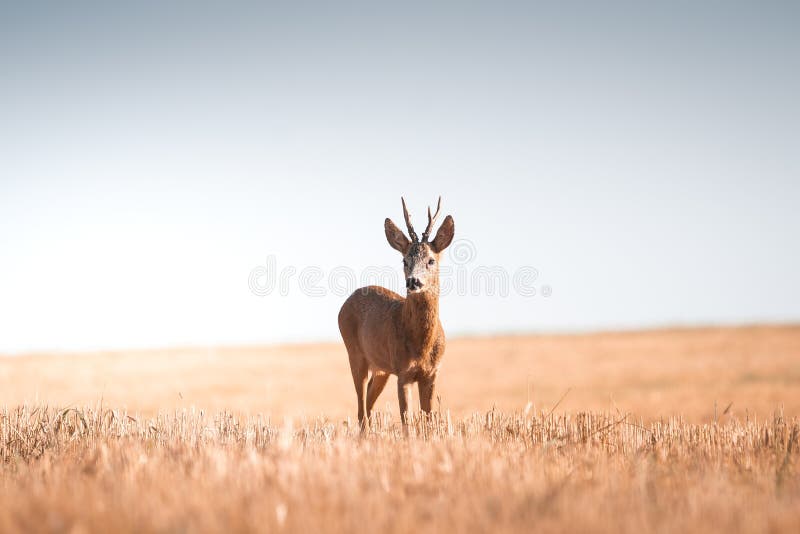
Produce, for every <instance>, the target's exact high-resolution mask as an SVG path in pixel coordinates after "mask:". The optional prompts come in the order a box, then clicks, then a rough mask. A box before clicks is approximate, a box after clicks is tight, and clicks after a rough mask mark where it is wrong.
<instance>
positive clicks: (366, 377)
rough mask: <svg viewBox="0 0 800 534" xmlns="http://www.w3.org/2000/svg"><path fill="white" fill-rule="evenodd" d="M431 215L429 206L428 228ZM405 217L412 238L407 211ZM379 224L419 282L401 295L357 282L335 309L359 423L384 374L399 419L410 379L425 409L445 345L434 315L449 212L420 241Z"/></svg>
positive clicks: (366, 415) (408, 273)
mask: <svg viewBox="0 0 800 534" xmlns="http://www.w3.org/2000/svg"><path fill="white" fill-rule="evenodd" d="M404 208H405V203H404ZM404 211H405V209H404ZM437 214H438V210H437ZM435 220H436V216H433V217H431V216H430V211H429V212H428V231H430V229H431V227H432V225H433V222H434V221H435ZM406 221H407V224H408V226H409V234H411V235H412V237H414V238H415V237H416V234H415V232H414V231H413V227H411V224H410V221H409V220H408V217H407V216H406ZM384 226H385V230H386V238H387V240H388V241H389V244H390V245H391V246H392V247H393V248H395V249H397V250H398V251H400V252H401V253H402V254H403V263H404V265H405V274H406V278H407V279H410V278H412V277H413V279H414V280H418V281H419V283H420V284H421V287H420V288H419V289H416V288H415V289H412V290H409V291H408V295H407V296H406V298H403V297H402V296H400V295H398V294H397V293H395V292H393V291H390V290H388V289H386V288H383V287H378V286H368V287H363V288H360V289H357V290H356V291H355V292H354V293H353V294H352V295H350V297H349V298H348V299H347V300H346V301H345V303H344V304H343V305H342V309H341V311H340V312H339V331H340V332H341V334H342V339H343V340H344V344H345V347H346V348H347V354H348V356H349V358H350V371H351V373H352V375H353V383H354V384H355V389H356V397H357V399H358V420H359V423H360V424H361V425H362V428H364V426H365V425H366V421H367V420H368V419H369V416H370V413H371V412H372V408H373V406H374V405H375V401H376V400H377V398H378V395H380V393H381V391H382V390H383V388H384V387H385V386H386V382H387V381H388V379H389V375H390V374H393V375H397V393H398V399H399V404H400V413H401V416H402V420H403V422H406V421H407V415H408V413H409V412H410V410H411V408H410V404H411V388H412V386H413V384H414V383H415V382H416V383H417V384H418V385H419V397H420V407H421V408H422V411H423V412H425V413H430V411H431V407H432V406H431V405H432V401H433V396H434V394H435V387H436V376H437V373H438V370H439V364H440V362H441V359H442V356H443V355H444V349H445V337H444V330H443V329H442V324H441V322H440V321H439V258H440V254H441V252H442V250H444V249H445V248H447V246H448V245H449V244H450V242H451V241H452V239H453V233H454V231H455V227H454V223H453V218H452V217H450V216H449V215H448V216H447V218H446V219H445V221H444V222H443V223H442V226H441V228H439V231H438V232H437V234H436V238H435V239H434V240H433V241H432V242H430V243H428V242H427V238H426V237H423V242H421V243H420V242H418V241H417V240H416V239H415V240H414V241H413V242H412V241H410V240H409V239H408V238H406V237H405V235H403V233H402V232H401V231H400V230H399V229H398V228H397V227H396V226H395V225H394V223H392V221H391V220H389V219H386V222H385V225H384ZM423 235H424V236H425V234H423Z"/></svg>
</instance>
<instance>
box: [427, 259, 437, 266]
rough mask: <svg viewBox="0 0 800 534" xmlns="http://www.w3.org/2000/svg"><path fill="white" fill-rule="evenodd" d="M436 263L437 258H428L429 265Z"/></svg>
mask: <svg viewBox="0 0 800 534" xmlns="http://www.w3.org/2000/svg"><path fill="white" fill-rule="evenodd" d="M434 263H436V260H434V259H433V258H431V259H429V260H428V265H433V264H434Z"/></svg>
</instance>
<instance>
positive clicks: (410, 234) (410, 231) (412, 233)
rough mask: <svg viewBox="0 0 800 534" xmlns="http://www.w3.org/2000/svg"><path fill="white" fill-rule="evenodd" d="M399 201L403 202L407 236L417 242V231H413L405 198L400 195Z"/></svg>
mask: <svg viewBox="0 0 800 534" xmlns="http://www.w3.org/2000/svg"><path fill="white" fill-rule="evenodd" d="M400 201H401V202H402V203H403V217H405V219H406V226H407V227H408V237H410V238H411V241H413V242H414V243H419V237H417V232H415V231H414V227H413V226H412V225H411V217H410V216H409V215H408V208H406V200H405V199H404V198H403V197H400Z"/></svg>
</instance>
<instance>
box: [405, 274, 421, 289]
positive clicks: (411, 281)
mask: <svg viewBox="0 0 800 534" xmlns="http://www.w3.org/2000/svg"><path fill="white" fill-rule="evenodd" d="M421 287H422V282H421V281H420V279H419V278H414V277H413V276H412V277H411V278H406V289H410V290H412V291H413V290H415V289H419V288H421Z"/></svg>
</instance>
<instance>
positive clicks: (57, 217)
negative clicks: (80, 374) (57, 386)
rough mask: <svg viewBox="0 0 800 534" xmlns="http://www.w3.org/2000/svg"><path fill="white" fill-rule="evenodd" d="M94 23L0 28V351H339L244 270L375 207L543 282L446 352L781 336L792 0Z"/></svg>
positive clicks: (794, 294)
mask: <svg viewBox="0 0 800 534" xmlns="http://www.w3.org/2000/svg"><path fill="white" fill-rule="evenodd" d="M104 4H109V3H80V2H78V3H70V4H69V5H67V4H66V3H52V4H37V3H34V2H30V3H28V2H26V3H20V5H19V6H16V7H15V6H9V5H6V4H4V5H3V6H2V7H0V117H2V120H0V352H17V351H26V350H34V349H58V350H71V349H84V348H114V347H129V346H163V345H185V344H192V345H204V344H218V343H262V342H276V341H304V340H320V339H329V340H333V339H337V338H338V331H337V328H336V313H337V312H338V308H339V306H340V305H341V303H342V301H343V300H344V298H343V297H340V296H338V295H334V294H332V293H331V292H330V291H328V294H327V296H325V297H311V296H308V295H306V294H304V292H303V291H301V290H299V288H298V286H297V284H296V283H294V284H290V286H289V292H288V294H287V295H285V296H282V295H279V294H275V293H274V294H272V295H269V296H265V297H259V296H256V295H253V294H252V293H251V292H250V291H249V289H248V276H249V273H250V272H251V270H252V269H253V268H255V267H257V266H259V265H264V264H265V263H266V261H267V257H268V256H273V257H275V258H276V262H277V266H278V268H279V269H280V268H283V267H286V266H295V267H296V268H297V269H298V271H299V270H301V269H303V268H305V267H308V266H317V267H319V268H320V269H322V271H323V273H325V274H326V275H327V274H328V273H330V271H331V269H333V268H334V267H337V266H344V267H349V268H351V269H353V271H354V272H355V273H356V274H359V273H362V272H363V269H364V268H366V267H368V266H370V265H376V266H387V265H388V266H392V267H394V268H396V272H397V275H398V276H399V273H400V258H399V256H398V255H397V253H396V252H395V251H393V250H392V249H391V248H389V246H388V244H387V243H386V241H385V238H384V236H383V219H384V218H385V217H387V216H388V217H391V218H393V219H394V220H395V222H397V223H401V221H402V212H401V210H400V201H399V197H400V195H401V194H402V195H405V196H406V199H407V200H408V201H409V204H410V207H411V209H412V211H413V214H414V220H415V221H417V224H418V225H420V226H424V224H423V223H424V208H425V206H426V205H427V204H429V203H433V202H434V201H435V199H436V197H437V196H438V195H439V194H441V195H442V196H443V199H444V200H443V205H444V211H445V212H446V213H450V214H452V215H453V216H454V218H455V221H456V234H457V238H462V239H468V240H469V242H470V243H471V244H472V245H474V249H475V251H476V253H477V257H476V258H475V260H474V261H473V262H472V263H470V264H469V265H468V266H467V268H468V270H469V272H474V269H475V268H477V267H479V266H481V265H487V266H501V267H503V268H504V269H505V270H506V271H507V272H509V273H512V274H513V272H514V271H515V270H517V269H519V268H520V267H522V266H533V267H535V268H536V269H538V271H539V273H540V274H539V278H538V280H537V281H536V282H535V284H534V285H535V286H536V287H539V288H540V287H541V285H542V284H545V285H547V286H549V287H550V288H552V295H551V296H549V297H546V298H545V297H543V296H542V295H541V294H539V295H537V296H535V297H532V298H527V297H523V296H521V295H518V294H514V293H513V291H512V294H510V295H508V296H506V297H501V296H498V295H494V296H492V295H487V294H486V292H485V291H479V292H478V294H473V292H467V294H457V293H451V294H448V295H446V296H444V297H443V299H442V315H443V317H442V320H443V323H444V325H445V328H446V330H447V331H448V332H449V333H450V334H451V335H455V334H467V333H491V332H506V331H571V330H585V329H604V328H635V327H646V326H663V325H675V324H681V325H691V324H727V323H742V322H748V323H749V322H763V321H798V320H800V298H798V297H800V283H799V282H798V273H800V253H798V247H797V243H798V241H800V239H799V238H800V235H798V233H800V211H799V210H798V206H799V205H800V128H798V124H800V103H799V102H798V98H797V95H798V94H800V53H799V52H800V37H798V32H797V27H798V24H800V9H799V8H798V7H797V5H798V4H796V3H789V2H786V3H778V2H775V3H771V2H752V3H739V2H736V3H732V2H703V3H702V5H700V4H701V3H698V2H668V3H667V2H665V3H664V4H663V5H662V6H661V7H653V6H652V5H648V6H643V5H641V4H642V3H629V4H614V5H607V4H602V5H601V3H569V4H568V3H558V4H557V6H558V7H540V6H537V5H535V4H531V3H524V4H517V3H510V4H505V5H500V4H499V3H496V2H485V3H468V4H465V3H462V2H458V3H451V4H439V5H438V7H433V6H428V5H425V4H424V3H423V4H416V5H411V4H404V5H403V6H394V7H387V6H386V5H385V6H383V7H380V6H377V5H374V3H373V4H372V5H356V4H348V5H347V6H343V5H336V6H334V5H333V4H322V5H315V4H307V3H292V4H291V6H292V7H286V6H282V7H281V6H276V5H271V4H266V3H251V4H238V3H232V2H224V3H218V4H211V3H202V4H197V3H194V2H191V3H189V2H187V3H169V7H165V6H164V5H162V4H163V3H160V2H156V3H139V2H137V3H131V4H130V5H129V6H127V7H123V6H120V5H118V3H114V4H115V5H113V6H112V5H104ZM387 5H388V4H387ZM446 261H449V260H448V259H446ZM320 285H322V286H324V283H322V284H320Z"/></svg>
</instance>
